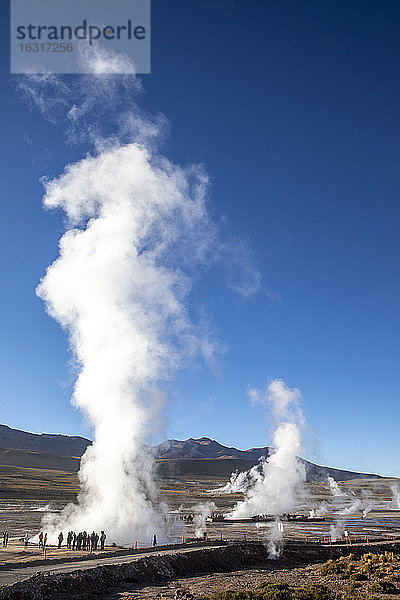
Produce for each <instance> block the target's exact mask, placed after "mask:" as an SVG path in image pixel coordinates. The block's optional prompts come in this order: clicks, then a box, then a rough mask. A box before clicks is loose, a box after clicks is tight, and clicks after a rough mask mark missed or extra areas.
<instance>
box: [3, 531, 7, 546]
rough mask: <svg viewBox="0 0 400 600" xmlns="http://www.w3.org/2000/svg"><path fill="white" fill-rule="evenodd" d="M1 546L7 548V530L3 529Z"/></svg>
mask: <svg viewBox="0 0 400 600" xmlns="http://www.w3.org/2000/svg"><path fill="white" fill-rule="evenodd" d="M3 546H4V547H5V548H7V546H8V531H5V532H4V533H3Z"/></svg>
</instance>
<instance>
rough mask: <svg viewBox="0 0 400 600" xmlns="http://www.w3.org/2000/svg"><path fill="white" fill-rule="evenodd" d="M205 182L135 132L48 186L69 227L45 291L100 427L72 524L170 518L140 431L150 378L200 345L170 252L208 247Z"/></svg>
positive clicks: (131, 527)
mask: <svg viewBox="0 0 400 600" xmlns="http://www.w3.org/2000/svg"><path fill="white" fill-rule="evenodd" d="M205 185H206V180H205V178H204V176H203V175H202V173H201V172H199V171H192V172H185V171H183V170H182V169H179V168H177V167H175V166H173V165H172V164H171V163H169V162H168V161H166V160H154V158H153V157H152V156H151V154H150V153H149V151H148V150H146V149H145V148H143V147H141V146H139V145H137V144H135V143H132V144H129V145H127V146H123V147H119V146H118V147H115V148H112V149H110V150H107V151H103V152H102V153H101V154H99V155H98V156H94V157H88V158H85V159H84V160H82V161H80V162H79V163H77V164H74V165H71V166H69V167H67V168H66V170H65V173H64V174H63V175H62V176H61V177H60V178H59V179H57V180H54V181H52V182H50V183H48V184H47V185H46V195H45V198H44V203H45V206H47V207H51V208H55V207H62V208H63V209H64V211H65V212H66V214H67V216H68V219H69V223H70V226H69V228H68V230H67V231H66V233H65V234H64V235H63V236H62V238H61V240H60V244H59V245H60V254H59V257H58V259H57V260H56V261H55V262H54V263H53V264H52V265H51V266H50V267H49V269H48V270H47V273H46V276H45V277H44V279H43V280H42V282H41V283H40V285H39V287H38V290H37V292H38V294H39V296H40V297H41V298H42V299H43V300H44V301H45V302H46V305H47V310H48V312H49V313H50V315H51V316H52V317H54V318H55V319H56V320H57V321H58V322H59V323H60V324H61V325H62V326H63V327H64V328H65V329H67V331H68V332H69V335H70V340H71V345H72V348H73V351H74V353H75V355H76V357H77V361H78V364H79V367H80V374H79V377H78V379H77V382H76V386H75V391H74V403H75V405H76V406H77V407H79V408H80V409H82V410H83V411H84V412H85V413H86V415H87V416H88V417H89V419H90V422H91V423H92V424H93V425H94V428H95V436H94V442H93V445H92V446H90V447H89V448H88V450H87V451H86V453H85V455H84V456H83V459H82V464H81V470H80V472H79V478H80V481H81V484H82V490H83V491H82V494H81V495H80V498H79V503H78V505H77V506H70V507H69V508H67V510H66V511H65V512H64V513H63V515H62V519H64V522H62V525H63V526H64V527H67V528H68V527H69V525H68V524H69V523H70V524H71V527H72V526H73V527H74V528H75V529H76V530H81V529H86V530H88V527H89V529H90V530H91V529H95V530H99V529H107V530H108V531H112V532H113V536H115V539H117V540H118V541H120V542H125V543H127V542H128V541H129V540H131V539H132V536H134V535H136V536H138V535H143V536H145V537H146V536H147V539H150V536H151V534H152V532H153V530H154V529H156V530H157V531H159V529H160V527H161V521H160V517H159V516H158V512H156V511H155V509H154V503H155V502H156V492H155V489H154V486H153V484H152V477H151V475H152V473H151V459H150V457H149V456H148V455H146V454H145V452H144V450H143V448H142V440H143V437H144V436H145V434H146V433H147V429H148V427H149V422H148V420H149V417H150V415H151V413H150V410H149V405H151V404H152V402H153V399H152V394H153V395H154V389H153V386H154V385H155V383H156V382H157V380H159V379H160V378H163V377H164V378H165V377H167V376H168V373H169V371H170V369H171V368H175V367H177V366H178V364H179V361H180V358H181V356H182V353H183V352H189V353H191V352H194V351H195V350H198V349H199V348H198V347H199V345H200V341H199V339H198V338H197V336H196V332H195V328H194V326H193V325H192V324H191V322H190V319H189V316H188V314H187V312H186V310H185V307H184V299H185V296H186V295H187V293H188V292H189V289H190V284H189V279H188V277H187V276H186V275H185V274H184V273H183V271H182V270H180V269H179V268H177V267H176V266H175V264H173V262H172V261H171V259H170V253H171V252H174V253H175V256H177V254H179V253H180V252H182V251H183V250H184V249H186V252H190V253H191V255H192V256H193V257H195V259H197V260H202V258H204V255H205V252H206V249H207V245H208V240H207V236H208V233H209V230H208V225H207V213H206V209H205V206H204V191H205ZM178 245H180V248H178ZM59 526H61V524H59Z"/></svg>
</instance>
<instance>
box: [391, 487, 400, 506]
mask: <svg viewBox="0 0 400 600" xmlns="http://www.w3.org/2000/svg"><path fill="white" fill-rule="evenodd" d="M390 490H391V492H392V496H393V499H392V506H393V508H399V509H400V485H399V484H398V483H397V484H395V483H394V484H393V485H392V486H390Z"/></svg>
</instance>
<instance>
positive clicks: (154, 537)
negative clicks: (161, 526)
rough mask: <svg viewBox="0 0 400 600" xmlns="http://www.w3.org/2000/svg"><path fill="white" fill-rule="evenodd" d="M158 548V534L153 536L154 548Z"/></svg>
mask: <svg viewBox="0 0 400 600" xmlns="http://www.w3.org/2000/svg"><path fill="white" fill-rule="evenodd" d="M156 546H157V536H156V534H154V535H153V548H155V547H156Z"/></svg>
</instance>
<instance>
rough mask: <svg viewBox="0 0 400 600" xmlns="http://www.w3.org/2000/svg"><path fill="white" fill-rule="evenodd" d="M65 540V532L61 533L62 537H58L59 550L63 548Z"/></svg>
mask: <svg viewBox="0 0 400 600" xmlns="http://www.w3.org/2000/svg"><path fill="white" fill-rule="evenodd" d="M63 539H64V536H63V532H62V531H60V535H59V536H58V547H59V548H61V544H62V543H63Z"/></svg>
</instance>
